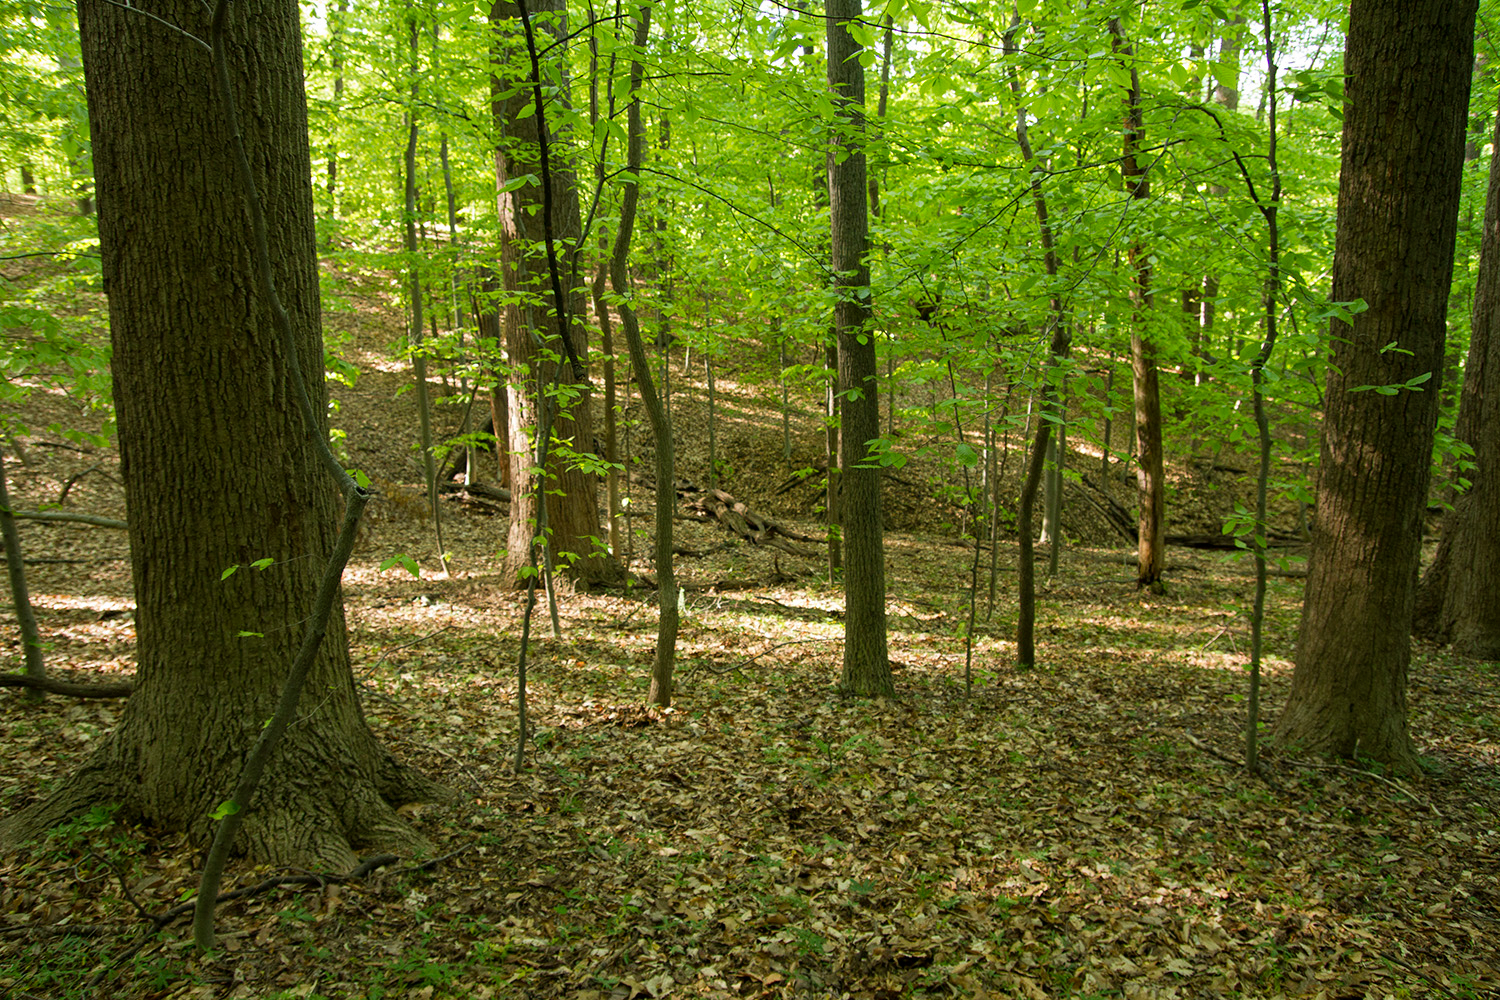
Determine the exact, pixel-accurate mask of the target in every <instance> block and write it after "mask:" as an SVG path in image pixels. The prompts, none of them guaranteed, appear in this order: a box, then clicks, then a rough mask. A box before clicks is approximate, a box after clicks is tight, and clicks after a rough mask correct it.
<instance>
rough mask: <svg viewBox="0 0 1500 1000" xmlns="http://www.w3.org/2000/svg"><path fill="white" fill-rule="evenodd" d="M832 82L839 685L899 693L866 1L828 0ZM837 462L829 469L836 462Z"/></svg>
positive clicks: (845, 688) (861, 691) (876, 692)
mask: <svg viewBox="0 0 1500 1000" xmlns="http://www.w3.org/2000/svg"><path fill="white" fill-rule="evenodd" d="M825 13H826V15H827V17H826V22H827V39H828V88H829V90H831V91H832V92H833V95H834V106H835V108H836V109H837V115H838V119H839V122H838V127H837V128H836V130H835V131H834V135H833V139H832V141H831V144H830V145H831V148H830V150H829V153H828V199H829V206H830V215H831V219H832V238H833V270H834V272H835V273H836V274H837V277H836V278H835V279H834V287H835V289H836V291H837V298H836V300H835V303H836V304H835V305H834V309H833V317H834V319H833V322H834V328H835V330H836V331H837V333H838V366H839V367H838V376H839V377H838V388H839V396H840V398H841V401H842V403H841V407H840V409H841V410H842V418H843V419H842V424H843V426H842V428H841V432H840V434H839V440H840V454H839V464H840V466H842V470H841V473H840V477H839V478H840V479H841V480H842V491H841V493H842V495H841V496H840V498H839V507H840V515H841V516H840V521H841V522H842V525H843V533H844V669H843V674H842V676H841V677H840V679H839V688H840V690H843V691H845V692H848V693H850V694H857V695H885V696H890V695H892V694H894V693H895V690H896V686H895V681H894V679H893V678H892V676H891V663H890V659H889V656H888V653H887V649H886V635H885V551H884V545H883V527H882V525H881V512H880V468H879V467H878V466H873V467H872V462H871V459H870V442H872V441H874V440H875V439H876V438H878V437H880V395H879V386H878V385H877V383H876V377H877V370H876V365H875V339H874V337H873V335H872V333H871V331H870V330H869V329H868V324H869V321H870V318H871V315H872V309H871V301H870V266H869V263H868V261H867V260H866V259H865V255H866V253H867V252H868V250H869V231H870V218H869V204H868V199H869V188H868V187H867V186H866V176H865V173H866V171H865V153H864V136H863V130H864V102H865V71H864V67H863V66H862V65H861V64H860V61H859V51H860V47H859V45H858V44H857V43H856V42H855V40H854V37H853V36H852V35H851V34H850V33H849V28H848V25H849V22H851V21H858V20H859V19H860V17H861V16H862V14H861V0H828V3H827V6H826V11H825ZM830 471H831V470H830Z"/></svg>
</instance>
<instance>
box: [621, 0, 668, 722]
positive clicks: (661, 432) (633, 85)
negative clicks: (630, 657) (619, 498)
mask: <svg viewBox="0 0 1500 1000" xmlns="http://www.w3.org/2000/svg"><path fill="white" fill-rule="evenodd" d="M650 30H651V8H650V7H649V6H646V5H644V4H643V5H642V6H641V7H640V8H639V15H638V20H637V21H636V27H635V39H634V44H635V50H636V52H637V53H639V52H640V51H641V50H642V49H644V48H645V46H646V38H647V35H648V33H649V32H650ZM644 75H645V68H644V66H643V65H642V63H641V59H640V56H639V55H637V56H636V57H635V58H634V59H632V60H631V63H630V107H629V111H628V112H627V119H626V121H627V125H626V128H627V131H628V139H627V142H628V147H627V151H626V163H625V169H626V174H625V176H626V178H627V179H626V181H625V183H624V185H623V186H624V193H623V194H622V196H621V198H620V228H619V232H617V233H616V235H615V249H614V254H613V256H612V257H611V258H610V279H611V281H612V282H613V283H614V287H615V294H616V295H618V296H620V326H621V328H622V329H623V330H624V333H625V343H626V345H627V347H628V349H629V351H630V364H631V367H632V368H633V369H634V370H635V384H636V385H637V386H639V387H640V390H641V404H642V405H643V406H644V407H645V409H646V416H647V418H648V419H649V420H650V421H651V434H652V437H654V438H655V439H656V605H657V609H658V615H659V617H658V618H657V625H656V655H655V658H654V660H653V661H652V665H651V688H650V690H649V692H648V693H647V699H648V700H649V701H650V703H651V704H653V705H659V706H661V707H662V708H666V707H668V706H669V705H671V704H672V687H673V680H672V672H673V669H674V666H675V664H676V662H677V630H678V623H679V615H680V612H679V609H678V607H677V600H678V591H677V573H676V567H675V566H674V565H673V562H672V559H673V555H672V535H673V532H672V527H673V524H672V522H673V515H674V514H675V513H676V511H677V490H676V487H675V485H674V483H673V478H674V474H673V470H674V468H675V466H676V458H677V451H676V444H675V443H674V441H673V439H672V422H671V420H670V419H669V417H668V414H667V408H666V404H665V403H664V402H663V401H662V398H661V396H660V395H659V394H658V393H657V391H656V385H655V384H654V383H653V382H652V381H651V363H650V360H649V359H648V358H647V357H646V343H645V340H644V339H643V338H642V337H641V326H640V322H639V321H638V320H637V319H636V315H635V308H634V307H633V306H632V305H631V303H630V272H629V270H628V267H627V264H628V263H629V259H630V241H631V238H632V237H633V236H634V231H635V217H636V209H637V207H638V206H639V204H640V191H641V189H640V184H639V182H638V181H636V180H634V179H632V178H634V177H636V176H639V174H640V170H641V162H642V160H643V159H644V146H645V131H644V130H643V129H642V127H641V98H640V89H641V80H642V79H643V77H644Z"/></svg>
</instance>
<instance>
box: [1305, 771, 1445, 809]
mask: <svg viewBox="0 0 1500 1000" xmlns="http://www.w3.org/2000/svg"><path fill="white" fill-rule="evenodd" d="M1285 759H1286V762H1287V763H1288V764H1291V765H1292V766H1294V767H1305V768H1308V769H1309V770H1313V771H1345V772H1347V773H1349V774H1358V775H1360V776H1362V777H1366V778H1374V779H1375V780H1376V781H1379V782H1381V783H1382V784H1386V785H1390V786H1391V787H1392V788H1394V789H1395V790H1396V791H1398V792H1400V793H1401V794H1402V795H1405V796H1406V797H1407V798H1409V799H1411V800H1412V801H1413V802H1415V803H1416V804H1417V805H1419V806H1422V807H1423V808H1425V809H1427V810H1428V811H1429V812H1432V813H1436V814H1437V815H1439V816H1441V815H1442V813H1441V812H1438V809H1437V807H1436V806H1434V805H1432V804H1431V803H1430V802H1423V801H1422V800H1421V799H1419V798H1417V796H1416V794H1415V793H1414V792H1412V791H1411V790H1410V789H1409V788H1407V787H1406V786H1405V785H1403V784H1401V782H1399V781H1397V780H1396V779H1394V778H1387V777H1386V776H1385V775H1383V774H1376V773H1375V772H1374V771H1371V770H1370V769H1369V768H1364V767H1351V766H1350V765H1348V764H1340V763H1338V762H1337V761H1332V760H1329V761H1317V760H1294V759H1292V758H1290V757H1288V758H1285Z"/></svg>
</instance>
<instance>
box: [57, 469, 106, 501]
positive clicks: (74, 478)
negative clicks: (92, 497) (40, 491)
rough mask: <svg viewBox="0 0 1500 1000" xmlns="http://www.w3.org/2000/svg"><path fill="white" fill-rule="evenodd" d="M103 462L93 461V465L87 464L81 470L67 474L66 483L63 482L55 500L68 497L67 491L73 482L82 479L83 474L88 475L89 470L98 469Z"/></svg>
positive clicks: (62, 499)
mask: <svg viewBox="0 0 1500 1000" xmlns="http://www.w3.org/2000/svg"><path fill="white" fill-rule="evenodd" d="M103 464H104V463H103V462H95V463H94V464H93V465H91V466H89V467H88V468H87V469H84V470H83V471H82V472H75V473H73V475H71V476H69V477H68V481H67V482H66V483H63V488H62V492H61V493H59V494H58V495H57V502H58V503H62V502H63V501H64V500H66V499H68V491H69V490H71V489H72V488H73V484H74V483H76V482H78V480H80V479H82V478H83V477H84V476H86V475H88V474H89V473H90V472H93V471H94V470H96V469H98V468H99V467H100V466H101V465H103Z"/></svg>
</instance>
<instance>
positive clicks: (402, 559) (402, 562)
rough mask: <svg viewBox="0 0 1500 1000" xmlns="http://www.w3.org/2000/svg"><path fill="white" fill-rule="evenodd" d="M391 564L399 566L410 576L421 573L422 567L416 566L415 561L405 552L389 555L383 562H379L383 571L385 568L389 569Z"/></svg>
mask: <svg viewBox="0 0 1500 1000" xmlns="http://www.w3.org/2000/svg"><path fill="white" fill-rule="evenodd" d="M392 566H400V567H402V568H404V569H405V570H406V571H407V572H408V573H410V574H411V575H412V576H421V575H422V567H420V566H418V565H417V561H416V560H415V559H413V558H412V557H411V556H409V555H407V554H406V553H405V552H402V553H399V554H397V555H394V556H391V557H390V558H389V559H387V560H386V561H385V562H383V563H381V564H380V571H381V572H382V573H383V572H385V571H386V570H388V569H390V568H391V567H392Z"/></svg>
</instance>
